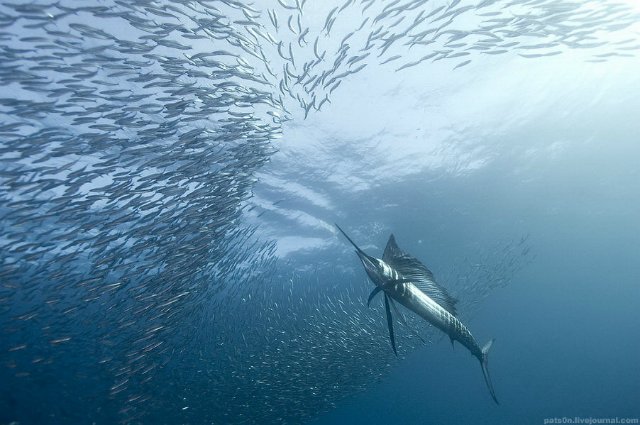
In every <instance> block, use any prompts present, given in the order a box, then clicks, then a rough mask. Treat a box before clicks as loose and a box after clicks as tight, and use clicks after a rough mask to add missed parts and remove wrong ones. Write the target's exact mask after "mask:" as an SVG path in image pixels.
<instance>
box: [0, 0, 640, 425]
mask: <svg viewBox="0 0 640 425" xmlns="http://www.w3.org/2000/svg"><path fill="white" fill-rule="evenodd" d="M638 18H639V16H638V12H636V11H634V9H633V8H632V7H631V6H630V5H629V3H628V2H624V1H613V0H611V1H609V0H604V1H595V0H584V1H575V0H572V1H568V0H522V1H518V0H511V1H504V0H503V1H501V0H479V1H465V0H452V1H438V0H392V1H382V0H346V1H343V2H338V3H333V2H318V1H309V0H273V1H267V0H264V1H256V2H253V3H250V2H244V1H236V0H173V1H160V0H136V1H121V0H103V1H98V0H92V1H83V2H74V1H71V0H58V1H53V0H48V1H45V0H34V1H30V2H22V1H18V0H12V1H0V253H1V257H0V336H1V337H0V353H1V354H0V382H2V385H0V391H1V396H0V400H1V401H0V402H1V403H4V405H3V407H2V409H0V410H2V412H5V413H0V420H4V419H6V420H7V421H9V420H12V417H11V416H10V415H11V412H23V411H25V410H28V409H29V406H30V405H39V406H41V407H40V408H39V409H31V410H33V411H32V412H30V414H31V415H33V416H31V419H33V420H35V421H52V420H53V421H54V422H55V421H56V420H55V419H51V418H63V419H64V418H66V419H65V420H68V421H70V422H88V421H94V420H95V421H98V422H115V421H118V422H125V423H131V422H136V421H142V422H149V421H151V420H152V419H153V418H156V419H158V418H162V420H161V422H181V423H189V422H190V421H196V419H195V418H202V417H205V418H207V420H208V421H210V422H212V423H299V422H300V421H302V420H304V419H306V418H310V417H312V416H314V415H317V414H318V412H321V411H325V410H327V409H328V408H330V407H331V406H332V405H334V404H335V403H336V402H337V401H338V400H340V399H341V398H343V397H345V396H347V395H349V394H351V393H353V392H354V391H359V390H362V389H363V388H365V387H366V386H367V384H370V383H371V382H372V381H375V379H377V378H379V377H380V376H382V375H383V374H384V372H385V370H386V369H387V368H388V365H389V364H390V363H391V362H393V361H394V360H393V359H392V358H391V356H390V355H389V350H388V347H387V344H388V341H387V339H386V330H385V329H384V327H383V323H381V322H380V321H379V320H378V318H379V314H376V312H372V311H369V310H367V309H366V308H363V299H364V300H366V293H367V291H368V286H367V285H366V284H363V282H362V281H361V280H358V278H356V276H357V274H356V271H357V265H353V269H349V268H343V269H340V270H338V269H335V268H334V267H330V266H328V265H327V264H319V265H313V264H312V265H309V266H310V267H309V268H308V269H307V270H306V271H304V272H294V271H292V269H295V268H296V267H294V266H292V265H291V263H287V262H285V261H284V260H282V259H278V258H277V257H276V255H275V241H271V240H263V239H262V238H260V237H258V236H257V233H256V227H255V226H249V225H247V224H246V223H245V222H244V221H243V213H244V210H245V209H246V208H247V206H248V205H250V204H249V202H248V201H249V199H250V197H251V194H252V188H253V186H254V184H255V183H256V178H255V174H256V172H257V171H258V170H260V169H261V167H262V166H263V165H264V164H266V163H267V162H268V161H269V158H270V156H271V155H272V153H273V152H275V151H276V150H277V148H278V143H286V137H284V139H283V138H282V137H283V125H284V124H285V123H286V122H287V121H289V120H296V119H303V118H304V117H306V116H308V114H310V113H314V112H315V111H319V110H321V109H322V108H327V107H329V105H330V103H331V96H332V93H334V91H336V90H344V89H345V87H346V86H348V80H349V79H353V78H357V74H360V73H361V72H363V71H364V70H365V69H366V68H367V67H376V66H379V67H393V69H395V70H396V71H397V72H402V71H403V70H406V69H408V68H412V67H416V66H423V67H425V69H428V64H429V63H431V62H435V61H443V60H444V61H448V62H450V63H451V68H452V70H454V69H456V68H459V67H463V66H466V65H468V64H469V63H471V62H472V61H481V60H482V59H483V56H484V55H499V54H511V55H519V56H522V57H525V58H537V57H544V56H552V55H557V54H561V53H563V52H566V51H569V50H572V51H578V50H579V51H584V52H585V55H584V58H585V61H591V62H604V61H607V60H610V58H612V57H620V56H622V57H627V56H628V57H632V58H633V57H635V56H636V55H637V52H638V50H639V49H640V37H631V38H629V37H624V36H620V34H624V30H625V29H627V28H629V27H631V26H633V25H635V24H637V23H638V22H639V19H638ZM345 80H346V81H347V82H345ZM343 84H344V85H343ZM284 136H286V134H284ZM278 139H280V140H278ZM327 237H331V235H328V236H327ZM527 251H528V248H527V244H526V242H525V241H521V242H519V243H513V244H509V245H508V246H507V247H506V248H505V250H504V251H500V250H498V251H496V252H495V256H496V258H485V259H483V263H484V264H487V265H486V266H483V267H485V268H484V269H483V273H481V274H478V273H477V271H478V270H473V273H472V270H469V273H468V274H466V275H465V276H461V277H460V276H459V277H458V278H456V279H452V280H453V281H458V282H461V283H460V286H459V287H458V288H457V289H458V294H457V295H459V296H460V298H461V299H462V300H465V301H467V302H469V303H470V304H473V303H475V302H477V301H478V300H479V299H480V298H482V297H483V296H485V295H486V294H487V293H488V291H489V290H490V289H491V288H492V286H493V285H496V284H502V283H506V282H507V281H508V279H509V277H510V276H511V274H512V273H513V272H515V270H517V269H518V268H519V267H521V266H522V264H523V263H524V260H523V258H526V254H527ZM479 267H480V266H479ZM472 275H475V276H476V279H475V280H471V278H470V277H469V278H467V277H468V276H472ZM477 276H479V277H477ZM327 282H329V283H327ZM496 282H498V283H496ZM454 291H455V289H454ZM377 313H380V312H377ZM408 325H409V326H415V327H416V328H419V326H418V325H417V324H416V323H415V322H412V321H411V320H409V324H408ZM422 332H423V336H420V334H419V332H418V333H409V332H408V333H407V335H408V336H406V337H405V338H406V339H407V341H406V342H404V343H403V344H402V346H403V349H404V350H410V349H412V348H413V347H417V346H419V345H421V344H424V342H423V341H424V340H426V339H428V338H429V333H428V331H427V332H426V333H424V332H425V331H424V330H422ZM347 374H348V376H349V379H344V377H345V376H346V375H347ZM35 387H37V388H39V389H40V391H41V392H46V391H45V390H46V389H49V392H50V393H51V394H55V400H33V399H32V398H31V395H30V394H31V392H32V391H31V389H32V388H35ZM1 415H5V416H1ZM61 420H62V419H61Z"/></svg>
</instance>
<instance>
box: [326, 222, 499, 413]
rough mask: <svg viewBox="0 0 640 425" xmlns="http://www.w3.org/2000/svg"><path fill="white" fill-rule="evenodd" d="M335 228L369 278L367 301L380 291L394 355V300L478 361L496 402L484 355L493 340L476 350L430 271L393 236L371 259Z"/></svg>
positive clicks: (449, 298) (477, 347)
mask: <svg viewBox="0 0 640 425" xmlns="http://www.w3.org/2000/svg"><path fill="white" fill-rule="evenodd" d="M336 227H337V228H338V230H340V232H342V234H343V235H344V236H345V237H346V238H347V239H348V240H349V242H351V244H352V245H353V246H354V247H355V248H356V254H358V257H359V258H360V261H361V262H362V265H363V266H364V269H365V271H366V272H367V275H368V276H369V279H371V281H372V282H373V283H374V284H375V285H376V287H375V288H374V289H373V291H371V294H370V295H369V300H368V302H367V304H368V303H370V302H371V300H372V299H373V298H374V297H375V296H376V295H377V294H378V293H380V292H383V293H384V305H385V310H386V314H387V325H388V327H389V338H390V340H391V347H392V348H393V351H394V352H395V353H396V355H397V351H396V343H395V333H394V330H393V317H392V314H391V309H393V310H395V312H396V314H397V315H398V316H400V318H401V319H402V315H401V314H400V313H399V312H398V311H397V309H396V307H395V304H394V301H397V302H398V303H400V304H402V305H403V306H404V307H406V308H407V309H409V310H410V311H412V312H414V313H415V314H417V315H418V316H420V317H422V318H423V319H425V320H426V321H427V322H429V323H431V324H432V325H433V326H435V327H436V328H438V329H440V330H441V331H442V332H444V333H445V334H447V335H448V336H449V338H450V339H451V344H453V342H454V341H458V342H459V343H460V344H462V345H463V346H464V347H466V348H467V349H468V350H469V352H470V353H471V354H472V355H473V356H474V357H476V358H477V359H478V360H479V361H480V367H481V368H482V374H483V376H484V380H485V382H486V384H487V388H488V389H489V392H490V393H491V398H493V401H495V402H496V404H497V403H498V399H497V398H496V394H495V391H494V389H493V384H492V383H491V378H490V376H489V369H488V366H489V364H488V354H489V349H490V348H491V345H492V343H493V340H491V341H489V342H488V343H487V344H485V346H484V347H482V348H480V346H479V345H478V343H477V342H476V340H475V338H474V337H473V335H471V332H470V331H469V329H467V327H466V326H465V325H464V324H463V323H462V322H461V321H460V320H459V319H458V318H457V317H456V307H455V304H456V301H457V300H456V299H455V298H453V297H452V296H451V295H449V294H448V293H447V291H446V289H445V288H443V287H442V286H440V285H439V284H438V283H436V281H435V278H434V277H433V274H432V273H431V271H430V270H429V269H428V268H427V267H426V266H425V265H424V264H422V263H421V262H420V261H418V260H417V259H416V258H414V257H412V256H411V255H409V254H407V253H405V252H404V251H402V250H401V249H400V248H399V247H398V245H397V244H396V241H395V238H394V236H393V235H391V236H390V237H389V241H388V242H387V246H386V248H385V250H384V254H383V256H382V259H380V258H375V257H372V256H370V255H368V254H367V253H365V252H364V251H363V250H361V249H360V248H359V247H358V246H357V245H356V244H355V243H354V242H353V241H352V240H351V238H350V237H349V236H348V235H347V234H346V233H345V232H344V231H343V230H342V229H341V228H340V226H338V225H337V224H336Z"/></svg>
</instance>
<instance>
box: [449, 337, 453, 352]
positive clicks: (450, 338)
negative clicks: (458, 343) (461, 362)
mask: <svg viewBox="0 0 640 425" xmlns="http://www.w3.org/2000/svg"><path fill="white" fill-rule="evenodd" d="M449 340H450V341H451V348H452V349H453V348H454V347H453V338H452V337H451V336H449Z"/></svg>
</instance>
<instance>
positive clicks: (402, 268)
mask: <svg viewBox="0 0 640 425" xmlns="http://www.w3.org/2000/svg"><path fill="white" fill-rule="evenodd" d="M382 260H383V261H384V262H386V263H387V264H389V265H390V266H392V267H393V268H395V269H396V270H397V271H398V273H400V274H401V275H402V277H403V278H404V279H406V280H408V281H410V282H411V283H412V284H413V285H414V286H415V287H416V288H418V289H419V290H421V291H422V292H424V293H425V294H426V295H427V296H428V297H429V298H431V299H432V300H434V301H435V302H437V303H438V304H439V305H440V306H441V307H442V308H444V309H445V310H447V311H448V312H449V313H451V314H453V315H454V316H455V315H456V307H455V304H456V302H457V300H456V299H455V298H453V297H452V296H451V295H449V293H448V292H447V290H446V289H444V288H443V287H442V286H440V285H439V284H438V283H437V282H436V280H435V278H434V277H433V273H431V270H429V269H428V268H427V267H426V266H425V265H424V264H422V263H421V262H420V261H419V260H418V259H416V258H414V257H412V256H411V255H409V254H407V253H406V252H404V251H402V250H401V249H400V248H399V247H398V244H397V243H396V238H395V237H394V236H393V235H391V236H389V241H388V242H387V246H386V248H385V249H384V254H383V256H382Z"/></svg>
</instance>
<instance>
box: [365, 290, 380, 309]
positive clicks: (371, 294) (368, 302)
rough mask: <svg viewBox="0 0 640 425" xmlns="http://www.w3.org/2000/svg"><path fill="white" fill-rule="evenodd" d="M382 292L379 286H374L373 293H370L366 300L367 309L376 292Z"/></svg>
mask: <svg viewBox="0 0 640 425" xmlns="http://www.w3.org/2000/svg"><path fill="white" fill-rule="evenodd" d="M380 291H382V287H381V286H376V287H375V288H374V289H373V291H371V293H370V294H369V299H368V300H367V307H369V304H371V300H373V298H374V297H375V296H376V295H378V292H380Z"/></svg>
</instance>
